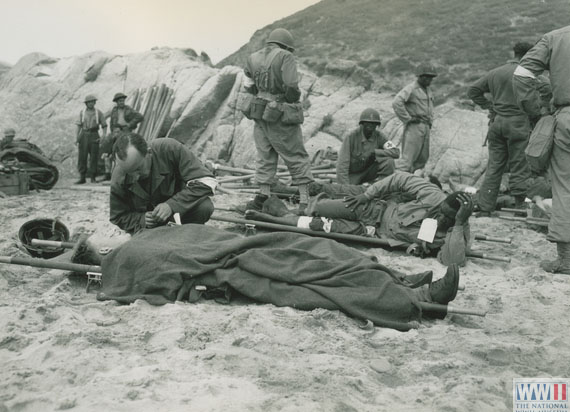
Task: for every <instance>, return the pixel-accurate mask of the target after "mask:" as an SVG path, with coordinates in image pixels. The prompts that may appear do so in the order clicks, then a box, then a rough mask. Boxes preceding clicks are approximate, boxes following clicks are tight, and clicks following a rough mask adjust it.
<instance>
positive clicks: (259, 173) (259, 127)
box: [253, 120, 278, 186]
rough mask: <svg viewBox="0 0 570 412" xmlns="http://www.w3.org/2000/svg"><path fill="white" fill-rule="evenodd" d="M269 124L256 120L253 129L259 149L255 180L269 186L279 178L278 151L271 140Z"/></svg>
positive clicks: (254, 139)
mask: <svg viewBox="0 0 570 412" xmlns="http://www.w3.org/2000/svg"><path fill="white" fill-rule="evenodd" d="M268 135H269V128H268V124H267V123H266V122H265V121H263V120H256V121H255V126H254V128H253V141H254V142H255V148H256V149H257V168H256V170H255V180H256V181H257V183H258V184H260V185H264V186H268V185H271V184H274V183H276V181H277V178H276V176H275V174H276V173H277V161H278V156H277V151H276V150H275V149H274V148H273V145H272V143H271V141H270V140H269V136H268Z"/></svg>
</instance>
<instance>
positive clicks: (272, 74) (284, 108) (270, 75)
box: [244, 29, 313, 212]
mask: <svg viewBox="0 0 570 412" xmlns="http://www.w3.org/2000/svg"><path fill="white" fill-rule="evenodd" d="M293 50H294V43H293V36H291V33H289V32H288V31H287V30H285V29H275V30H273V31H272V32H271V34H270V35H269V38H268V39H267V46H266V47H264V48H263V49H262V50H259V51H257V52H255V53H253V54H252V55H251V56H249V57H248V59H247V63H246V67H245V69H244V73H245V89H246V91H247V92H248V93H250V94H252V95H254V96H255V97H254V98H253V99H252V103H251V105H250V107H249V110H247V113H246V115H247V116H248V117H249V118H251V119H253V120H254V121H255V127H254V131H253V138H254V141H255V146H256V148H257V170H256V180H257V182H258V183H259V185H260V192H261V193H260V194H259V195H257V196H256V197H255V199H254V200H253V201H250V202H248V204H247V206H246V207H247V208H248V209H255V210H261V208H262V205H263V203H264V202H265V200H267V198H268V196H269V195H270V188H271V185H272V184H275V183H277V178H276V172H277V160H278V156H281V157H282V158H283V160H284V161H285V164H286V165H287V167H288V169H289V172H290V173H291V177H292V179H293V185H298V186H299V193H300V205H299V211H301V212H302V210H303V209H304V208H305V207H306V206H307V203H308V201H309V194H308V188H307V185H308V183H310V182H312V181H313V177H312V174H311V167H310V162H309V155H308V154H307V151H306V150H305V146H304V145H303V135H302V133H301V123H303V108H302V105H301V103H300V102H299V98H300V97H301V91H300V90H299V77H298V75H297V63H296V61H295V58H294V57H293V54H292V52H293Z"/></svg>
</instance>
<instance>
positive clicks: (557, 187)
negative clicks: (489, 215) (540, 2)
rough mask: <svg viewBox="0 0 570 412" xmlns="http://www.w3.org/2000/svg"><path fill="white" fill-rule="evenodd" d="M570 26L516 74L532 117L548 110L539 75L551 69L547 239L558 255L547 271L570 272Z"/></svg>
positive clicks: (519, 94) (546, 40)
mask: <svg viewBox="0 0 570 412" xmlns="http://www.w3.org/2000/svg"><path fill="white" fill-rule="evenodd" d="M569 68H570V26H566V27H563V28H561V29H558V30H554V31H551V32H550V33H547V34H545V35H544V36H543V37H542V39H540V41H539V42H538V43H536V44H535V45H534V47H533V48H532V49H530V50H529V51H528V52H527V53H526V54H525V56H524V57H523V58H522V59H521V61H520V62H519V65H518V67H517V68H516V69H515V72H514V75H513V87H514V92H515V96H516V98H517V101H518V103H519V105H520V106H521V108H522V109H523V110H524V111H525V112H526V113H527V114H528V115H529V116H531V117H534V118H538V117H540V116H541V115H542V114H544V112H543V109H542V108H541V107H540V105H539V104H538V103H537V101H538V100H539V99H537V97H536V88H537V85H538V80H537V76H539V75H540V74H541V73H542V72H544V71H545V70H548V71H549V72H550V83H551V86H552V95H553V102H552V103H553V106H554V116H555V117H556V128H555V130H554V144H553V148H552V155H551V157H550V170H549V173H550V178H551V180H552V215H551V217H550V223H549V225H548V236H547V239H548V240H549V241H551V242H555V243H556V248H557V252H558V257H557V259H555V260H554V261H543V262H541V264H540V267H541V268H542V269H544V270H545V271H547V272H552V273H561V274H566V275H568V274H570V207H568V205H570V75H569V72H570V69H569Z"/></svg>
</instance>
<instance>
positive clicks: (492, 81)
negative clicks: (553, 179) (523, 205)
mask: <svg viewBox="0 0 570 412" xmlns="http://www.w3.org/2000/svg"><path fill="white" fill-rule="evenodd" d="M517 64H518V61H517V60H510V61H509V62H508V63H507V64H505V65H503V66H500V67H498V68H496V69H494V70H491V71H490V72H489V73H487V74H486V75H485V76H483V77H482V78H481V79H479V80H478V81H477V82H475V83H474V84H473V85H472V86H471V87H470V88H469V90H468V92H467V94H468V96H469V98H471V100H473V102H475V103H476V104H477V105H479V106H481V107H482V108H483V109H489V110H491V111H492V112H493V113H494V114H495V116H494V120H493V121H492V122H491V124H490V125H489V132H488V146H489V161H488V164H487V171H486V173H485V180H484V181H483V184H482V186H481V189H480V191H479V207H480V209H481V210H482V211H484V212H491V211H493V210H495V204H496V202H497V196H498V194H499V188H500V185H501V179H502V176H503V173H504V172H505V169H506V168H507V166H508V170H509V171H510V177H509V188H510V191H511V194H512V195H513V196H515V197H517V198H522V200H524V198H525V197H526V191H527V185H528V180H529V178H530V177H531V174H530V170H529V168H528V164H527V161H526V158H525V154H524V151H525V149H526V146H527V144H528V137H529V134H530V123H529V119H528V116H527V115H526V114H525V113H524V112H523V111H522V110H521V109H520V108H519V106H518V105H517V102H516V99H515V96H514V93H513V85H512V77H513V73H514V71H515V68H516V67H517ZM485 93H490V94H491V99H492V101H489V100H488V99H487V98H486V97H485V96H484V94H485Z"/></svg>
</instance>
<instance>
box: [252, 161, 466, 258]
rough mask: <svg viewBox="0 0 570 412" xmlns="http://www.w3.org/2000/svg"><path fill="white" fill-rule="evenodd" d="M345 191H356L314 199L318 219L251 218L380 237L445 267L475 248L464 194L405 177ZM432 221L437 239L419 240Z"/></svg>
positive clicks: (394, 176)
mask: <svg viewBox="0 0 570 412" xmlns="http://www.w3.org/2000/svg"><path fill="white" fill-rule="evenodd" d="M337 186H338V185H337ZM344 188H345V189H350V190H351V195H350V196H348V197H346V198H345V199H344V200H332V199H319V197H320V196H321V195H319V196H317V197H316V198H314V199H313V201H312V202H311V203H312V204H311V205H310V206H309V207H308V208H307V215H312V216H316V217H311V216H301V217H295V216H283V217H274V216H271V215H268V214H266V213H261V212H257V211H248V212H247V213H246V218H248V219H253V220H263V221H268V222H272V223H279V224H285V225H291V226H297V227H302V228H308V229H311V230H315V231H324V232H336V233H348V234H353V235H361V236H376V237H379V238H381V239H386V240H389V241H390V245H392V246H394V247H396V246H402V245H407V244H414V243H416V244H417V246H418V247H417V248H416V249H417V251H418V252H419V253H420V254H432V253H435V252H439V254H438V259H439V260H440V261H441V262H442V263H443V264H444V265H450V264H453V263H456V264H462V263H464V262H465V252H466V251H467V250H468V248H469V242H470V229H469V216H471V212H472V210H473V202H472V200H471V197H470V196H469V195H467V194H465V193H461V192H455V193H453V194H451V195H446V194H445V193H444V192H443V191H442V190H441V189H440V188H439V187H437V186H436V185H435V184H432V183H430V182H428V181H426V180H425V179H424V178H422V177H420V176H416V175H413V174H411V173H407V172H400V171H396V172H395V173H394V174H392V175H391V176H388V177H386V178H384V179H382V180H379V181H377V182H375V183H374V184H372V185H370V187H368V188H366V189H365V188H363V187H362V186H352V187H348V186H344ZM331 189H333V188H331ZM427 218H430V219H432V221H430V222H429V224H432V225H434V226H435V228H434V232H433V233H432V235H433V237H432V239H431V240H423V239H418V235H419V233H420V229H421V226H422V224H423V222H424V220H425V219H427Z"/></svg>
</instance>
